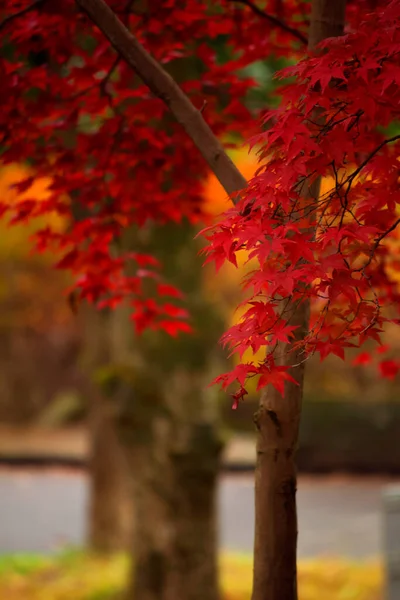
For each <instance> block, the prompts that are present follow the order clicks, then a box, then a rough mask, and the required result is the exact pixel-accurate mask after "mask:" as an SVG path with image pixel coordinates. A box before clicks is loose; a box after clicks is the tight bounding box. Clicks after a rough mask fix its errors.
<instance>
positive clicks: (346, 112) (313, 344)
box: [206, 1, 400, 398]
mask: <svg viewBox="0 0 400 600" xmlns="http://www.w3.org/2000/svg"><path fill="white" fill-rule="evenodd" d="M321 47H322V48H323V50H324V51H323V52H322V54H321V55H319V56H317V57H309V58H307V59H304V60H302V61H301V62H299V63H298V64H297V65H296V66H295V67H290V68H289V69H286V70H285V71H284V72H282V73H281V76H288V75H292V76H295V78H296V80H295V83H294V84H292V85H289V86H287V87H286V89H285V90H284V101H283V103H282V105H281V107H280V108H279V109H278V110H275V111H273V112H272V113H269V114H268V115H266V117H265V122H269V123H272V126H271V127H270V128H269V129H268V130H267V131H266V132H264V133H261V134H259V135H258V136H256V137H255V138H254V139H253V141H252V143H253V144H258V145H260V146H261V150H260V158H261V162H262V166H260V168H259V170H258V173H257V175H256V176H255V177H254V179H253V180H252V181H250V183H249V187H248V189H247V191H246V193H245V194H244V197H243V198H242V199H241V201H240V202H239V204H238V205H237V206H236V207H235V208H233V209H232V210H230V211H228V212H227V213H226V215H225V218H224V220H223V221H222V222H221V223H219V225H218V226H217V227H214V228H213V229H212V230H211V232H210V231H208V232H207V234H206V235H207V237H208V239H209V242H210V248H209V251H208V252H209V256H208V260H215V262H216V265H217V267H218V266H219V265H220V264H221V263H222V262H223V261H225V260H229V261H231V262H233V263H234V264H235V261H236V253H237V252H238V251H239V250H246V251H247V252H248V255H249V258H252V259H256V260H257V263H258V268H257V269H255V270H254V271H253V272H252V273H250V274H249V276H248V277H247V279H246V281H245V284H244V287H245V289H246V290H248V291H249V292H250V296H249V298H248V299H247V300H246V303H249V305H250V306H249V308H248V310H247V312H246V313H245V314H244V316H243V318H242V320H241V321H240V323H239V324H237V325H235V326H233V327H231V329H230V330H229V331H228V332H227V333H226V334H225V336H224V342H225V343H226V344H227V345H228V346H229V347H230V348H231V349H232V351H234V352H237V353H239V354H240V355H243V353H244V352H245V351H246V350H248V349H249V348H251V350H252V351H253V352H257V351H258V350H259V348H260V347H265V349H266V359H265V360H264V361H262V362H261V363H258V364H254V363H252V362H250V363H246V364H239V365H238V366H237V367H236V368H235V369H234V370H233V371H232V372H231V373H227V374H225V375H222V376H220V377H218V379H217V381H219V382H222V385H223V386H224V387H227V386H228V385H230V383H232V382H233V381H235V380H237V381H238V382H239V385H240V389H239V392H238V393H237V395H236V397H237V398H240V397H242V396H243V395H244V394H245V382H246V379H247V378H248V377H251V376H255V375H257V376H260V378H259V388H260V387H263V386H265V385H266V384H268V383H272V384H273V385H275V386H276V387H277V388H279V389H282V387H283V380H282V377H283V375H284V374H285V377H288V376H289V375H288V373H287V372H286V371H285V370H282V367H278V366H276V365H275V362H274V354H273V352H274V349H275V348H276V345H277V343H278V342H279V341H284V342H287V341H289V340H290V338H291V337H292V336H293V329H294V327H292V326H291V325H290V319H291V316H292V312H293V311H295V310H296V307H297V306H298V305H299V304H300V303H302V302H304V301H308V300H311V301H312V307H313V309H314V310H313V313H312V319H311V326H310V330H309V333H308V334H307V335H306V337H305V339H302V340H301V341H300V342H299V343H298V344H300V345H301V349H302V351H303V355H304V360H306V359H307V357H309V356H310V355H311V354H314V353H319V354H320V356H321V359H323V358H325V357H326V356H327V355H328V354H332V353H333V354H336V355H338V356H340V357H342V358H344V352H345V348H346V347H350V346H357V347H358V346H361V345H362V344H364V342H366V341H367V340H368V339H371V338H372V339H374V340H376V341H378V342H379V341H380V333H381V332H382V328H383V326H384V324H385V322H387V321H396V319H397V317H398V307H399V301H400V296H399V287H398V284H397V282H394V281H391V279H390V278H389V277H388V275H387V272H386V270H385V263H386V262H387V261H390V260H391V255H390V246H389V245H388V244H387V243H386V241H387V238H388V237H389V236H390V235H391V234H393V232H394V231H395V228H396V226H397V225H398V223H399V222H400V213H399V210H398V206H399V204H400V187H399V172H400V163H399V143H398V141H399V140H400V135H396V136H392V137H388V136H387V135H385V132H384V130H385V128H387V127H388V126H389V125H390V123H391V122H392V121H396V120H398V119H399V117H400V86H399V84H400V66H399V56H400V3H399V2H398V1H394V2H391V3H390V4H389V5H388V6H387V7H386V8H385V9H383V10H376V11H375V12H374V13H372V14H369V15H368V16H366V17H365V20H364V21H363V22H362V23H361V25H360V27H359V29H358V30H357V31H356V32H353V33H350V34H348V35H346V36H344V37H342V38H336V39H331V40H327V41H326V42H324V43H323V44H322V45H321ZM320 177H330V178H331V179H332V181H333V184H332V187H331V189H329V191H327V192H325V193H323V194H318V193H314V194H313V185H315V182H316V180H317V179H318V178H320ZM395 312H397V315H396V316H395V315H394V313H395ZM294 349H296V344H294V346H293V348H292V350H294ZM298 350H299V347H298V345H297V351H298ZM386 362H387V361H386ZM390 363H391V364H390V365H387V364H382V365H381V371H382V373H383V374H385V373H389V371H390V375H391V376H392V375H393V369H395V370H398V369H399V367H400V365H399V364H398V363H395V362H394V361H390ZM392 363H393V364H392ZM278 373H280V377H278Z"/></svg>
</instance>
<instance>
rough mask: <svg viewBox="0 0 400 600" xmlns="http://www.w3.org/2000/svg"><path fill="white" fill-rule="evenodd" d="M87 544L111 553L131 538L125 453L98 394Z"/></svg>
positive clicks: (125, 546)
mask: <svg viewBox="0 0 400 600" xmlns="http://www.w3.org/2000/svg"><path fill="white" fill-rule="evenodd" d="M89 421H90V423H89V427H90V443H91V452H90V461H89V472H90V500H89V541H88V543H89V548H90V549H91V550H93V551H94V552H99V553H106V554H109V553H112V552H117V551H121V550H127V549H128V548H129V547H130V544H131V538H132V512H133V507H132V490H131V485H130V483H131V482H130V475H129V470H128V465H127V463H126V456H125V454H124V453H123V451H122V448H121V445H120V443H119V440H118V438H117V434H116V428H115V422H114V421H115V419H114V416H113V415H112V414H111V411H110V409H109V407H108V406H107V404H106V403H105V402H104V400H103V399H102V398H101V397H100V396H98V397H96V398H94V399H93V402H92V403H91V410H90V415H89Z"/></svg>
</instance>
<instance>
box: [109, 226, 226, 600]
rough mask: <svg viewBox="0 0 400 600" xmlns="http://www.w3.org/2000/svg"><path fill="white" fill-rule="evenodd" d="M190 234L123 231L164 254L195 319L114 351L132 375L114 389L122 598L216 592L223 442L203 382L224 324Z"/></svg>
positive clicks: (185, 230) (197, 598)
mask: <svg viewBox="0 0 400 600" xmlns="http://www.w3.org/2000/svg"><path fill="white" fill-rule="evenodd" d="M194 234H195V230H194V228H193V227H192V226H191V225H190V224H188V223H186V224H185V223H181V224H179V225H178V224H168V225H164V226H155V225H152V226H151V227H150V226H149V228H148V229H146V228H144V229H142V230H141V231H136V232H131V233H130V239H128V236H127V239H125V240H124V248H125V249H126V248H129V247H130V248H133V247H134V248H135V249H136V251H143V252H146V253H147V252H148V253H150V254H152V255H154V256H156V257H159V258H160V260H162V262H163V269H164V273H165V277H166V279H167V280H168V281H169V282H170V283H172V284H174V285H177V286H179V288H180V289H181V290H182V291H183V292H184V293H185V299H186V306H187V307H188V309H189V311H190V314H191V322H192V325H193V328H194V333H193V334H191V335H184V334H183V335H180V336H177V337H176V338H173V337H170V336H168V335H166V334H165V333H164V332H160V331H151V330H149V331H145V332H143V333H142V334H141V336H140V338H138V339H137V340H136V341H133V340H132V341H131V345H130V348H128V347H125V348H123V347H122V346H120V349H119V351H118V355H120V356H124V364H126V365H129V366H130V369H131V376H132V379H131V383H130V384H129V382H128V381H127V380H126V381H125V383H127V384H128V385H125V390H123V389H121V390H120V392H121V393H120V394H119V402H118V420H117V427H118V434H119V436H120V440H121V443H122V445H123V448H124V451H125V453H126V455H127V458H128V464H129V469H130V472H131V479H132V482H133V495H134V510H135V514H134V523H135V531H134V537H133V539H134V544H133V548H132V563H133V567H132V575H131V580H130V585H129V589H128V600H204V599H205V598H206V599H207V600H218V598H219V587H218V561H217V527H216V486H217V477H218V471H219V464H220V452H221V450H222V444H221V441H220V439H219V428H218V424H219V423H218V404H217V396H216V394H217V392H216V390H215V389H209V388H207V383H208V382H209V381H210V379H211V377H212V375H211V372H210V371H211V365H212V366H213V367H214V368H217V369H219V368H220V367H221V366H222V365H221V364H220V363H219V362H218V357H217V355H216V354H217V351H216V349H215V348H216V341H217V336H218V333H219V332H222V330H223V323H222V322H221V319H220V317H219V316H218V315H216V311H215V307H214V306H213V305H211V304H210V305H209V304H208V303H207V300H206V298H205V297H204V295H203V291H202V277H203V270H202V266H201V263H200V261H199V260H198V248H197V246H196V244H195V243H194V242H193V237H194ZM166 248H168V252H167V253H166V251H165V249H166ZM128 309H129V307H128ZM128 318H129V310H128V312H127V314H126V316H125V319H126V320H125V321H124V320H123V319H121V320H120V322H119V325H118V327H119V328H120V329H121V328H123V327H124V328H125V331H126V330H127V323H128ZM114 337H115V342H114V345H115V344H116V343H117V341H118V339H119V340H122V337H123V336H121V335H119V334H118V332H117V330H116V332H115V336H114ZM132 342H133V344H132ZM224 360H225V359H224ZM217 372H218V371H217Z"/></svg>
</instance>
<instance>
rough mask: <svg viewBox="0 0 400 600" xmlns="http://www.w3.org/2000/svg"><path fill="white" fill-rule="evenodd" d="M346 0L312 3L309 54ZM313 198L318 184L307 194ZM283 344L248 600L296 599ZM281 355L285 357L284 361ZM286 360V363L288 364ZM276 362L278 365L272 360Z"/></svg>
mask: <svg viewBox="0 0 400 600" xmlns="http://www.w3.org/2000/svg"><path fill="white" fill-rule="evenodd" d="M345 7H346V0H337V1H335V2H332V0H313V3H312V14H311V21H310V31H309V43H308V48H309V50H314V49H315V46H316V45H317V44H318V43H319V42H320V41H322V40H323V39H325V38H327V37H334V36H339V35H343V28H344V18H345ZM307 193H308V194H310V195H311V196H313V197H317V196H318V194H319V182H317V183H316V184H315V185H314V186H313V189H310V190H307ZM309 313H310V307H309V302H308V301H307V302H303V303H302V304H300V305H299V306H298V307H297V308H295V309H294V315H293V317H292V319H291V324H293V325H296V326H298V329H296V331H295V337H294V339H293V342H292V343H296V342H298V341H299V340H301V339H304V337H305V336H306V334H307V332H308V327H309ZM288 350H289V348H288V347H287V345H284V344H281V345H280V346H279V347H278V348H277V356H278V357H279V356H282V357H283V358H282V359H281V361H280V362H281V364H282V362H284V361H285V360H286V361H288V363H289V364H288V363H287V364H288V366H289V365H291V364H293V365H296V366H294V367H292V368H291V369H290V374H291V375H292V377H293V378H294V379H295V380H296V381H297V383H298V385H295V384H294V383H292V382H285V390H284V397H283V398H282V397H281V395H280V394H279V393H278V392H277V391H276V390H275V388H272V387H271V386H270V387H269V388H268V389H267V390H266V391H265V392H264V393H263V394H262V396H261V399H260V405H259V410H258V411H257V413H256V415H255V424H256V428H257V463H256V472H255V478H256V481H255V541H254V571H253V593H252V600H297V597H298V596H297V508H296V479H297V475H296V464H295V454H296V449H297V442H298V434H299V427H300V417H301V407H302V400H303V387H304V371H305V363H304V362H303V361H302V357H301V356H300V354H299V353H298V352H290V354H289V355H288V354H287V352H288ZM285 356H286V357H287V358H286V359H285ZM289 361H290V362H289ZM277 362H279V361H278V360H277Z"/></svg>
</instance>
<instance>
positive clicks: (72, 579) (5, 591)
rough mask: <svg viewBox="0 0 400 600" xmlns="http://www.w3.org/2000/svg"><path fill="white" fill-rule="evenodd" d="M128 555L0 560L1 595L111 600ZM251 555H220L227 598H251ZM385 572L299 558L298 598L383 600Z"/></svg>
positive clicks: (13, 599)
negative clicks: (108, 557)
mask: <svg viewBox="0 0 400 600" xmlns="http://www.w3.org/2000/svg"><path fill="white" fill-rule="evenodd" d="M128 566H129V562H128V558H127V557H126V556H123V555H119V556H115V557H113V558H111V559H104V558H99V557H93V556H88V555H85V554H82V553H78V552H64V553H63V554H61V555H59V556H56V557H51V558H44V557H39V556H32V555H25V556H23V555H19V556H5V557H2V558H0V598H7V600H71V598H73V599H74V600H112V599H119V598H121V595H122V594H121V592H122V591H123V589H124V583H125V581H126V576H127V573H128ZM251 566H252V565H251V559H250V558H249V557H247V556H237V555H235V556H233V555H224V556H222V557H221V580H222V590H223V598H224V600H245V599H246V600H247V598H249V597H250V588H251ZM382 589H383V570H382V567H381V565H380V564H379V563H378V562H368V563H355V562H346V561H342V560H327V559H326V560H325V559H324V560H322V559H321V560H312V561H311V560H310V561H300V565H299V597H300V600H320V599H321V598H323V599H324V600H382V598H383V592H382Z"/></svg>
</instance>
